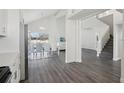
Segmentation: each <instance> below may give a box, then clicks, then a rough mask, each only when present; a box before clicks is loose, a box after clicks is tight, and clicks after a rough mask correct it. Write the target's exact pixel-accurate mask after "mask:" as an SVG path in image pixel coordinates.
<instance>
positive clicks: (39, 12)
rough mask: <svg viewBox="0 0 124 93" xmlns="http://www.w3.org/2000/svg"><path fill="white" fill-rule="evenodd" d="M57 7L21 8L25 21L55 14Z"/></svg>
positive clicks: (28, 21)
mask: <svg viewBox="0 0 124 93" xmlns="http://www.w3.org/2000/svg"><path fill="white" fill-rule="evenodd" d="M58 11H59V9H23V10H22V13H23V17H24V22H25V23H30V22H32V21H34V20H37V19H40V18H43V17H47V16H51V15H54V14H56V13H57V12H58Z"/></svg>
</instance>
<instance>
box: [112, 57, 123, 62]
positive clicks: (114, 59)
mask: <svg viewBox="0 0 124 93" xmlns="http://www.w3.org/2000/svg"><path fill="white" fill-rule="evenodd" d="M120 59H121V58H119V57H118V58H113V61H118V60H120Z"/></svg>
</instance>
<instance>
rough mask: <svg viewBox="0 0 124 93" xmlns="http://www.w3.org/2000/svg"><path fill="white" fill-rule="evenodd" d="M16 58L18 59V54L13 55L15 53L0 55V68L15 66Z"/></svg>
mask: <svg viewBox="0 0 124 93" xmlns="http://www.w3.org/2000/svg"><path fill="white" fill-rule="evenodd" d="M17 57H18V53H15V52H10V53H0V67H1V66H10V67H12V66H14V65H15V64H16V60H17Z"/></svg>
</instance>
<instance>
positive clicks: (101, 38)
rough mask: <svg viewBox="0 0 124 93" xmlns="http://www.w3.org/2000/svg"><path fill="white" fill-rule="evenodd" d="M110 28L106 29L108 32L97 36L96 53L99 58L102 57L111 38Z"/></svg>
mask: <svg viewBox="0 0 124 93" xmlns="http://www.w3.org/2000/svg"><path fill="white" fill-rule="evenodd" d="M109 30H110V29H109V26H108V27H107V28H106V31H105V33H104V34H103V35H99V34H98V33H97V34H96V51H97V57H99V56H100V54H101V52H102V50H103V48H104V46H105V45H106V43H107V42H108V40H109V38H110V32H109Z"/></svg>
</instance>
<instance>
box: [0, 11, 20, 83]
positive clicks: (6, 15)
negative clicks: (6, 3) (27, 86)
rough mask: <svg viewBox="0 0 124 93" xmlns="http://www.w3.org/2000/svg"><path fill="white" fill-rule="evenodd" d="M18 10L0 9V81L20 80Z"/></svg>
mask: <svg viewBox="0 0 124 93" xmlns="http://www.w3.org/2000/svg"><path fill="white" fill-rule="evenodd" d="M19 18H20V17H19V10H16V9H15V10H12V9H9V10H8V9H0V83H18V82H19V81H20V52H19Z"/></svg>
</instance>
